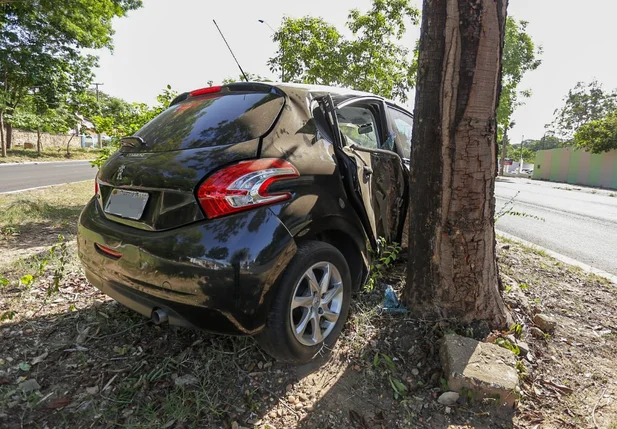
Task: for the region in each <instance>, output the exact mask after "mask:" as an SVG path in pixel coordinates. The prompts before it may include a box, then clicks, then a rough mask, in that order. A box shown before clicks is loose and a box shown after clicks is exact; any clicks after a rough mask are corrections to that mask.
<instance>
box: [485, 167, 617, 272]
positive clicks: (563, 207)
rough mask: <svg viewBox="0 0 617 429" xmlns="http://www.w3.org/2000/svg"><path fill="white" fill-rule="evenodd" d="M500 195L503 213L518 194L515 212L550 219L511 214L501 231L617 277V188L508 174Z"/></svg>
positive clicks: (499, 223)
mask: <svg viewBox="0 0 617 429" xmlns="http://www.w3.org/2000/svg"><path fill="white" fill-rule="evenodd" d="M568 189H571V190H568ZM495 195H496V198H497V211H499V209H500V208H501V207H503V205H504V204H505V203H506V202H507V201H508V200H510V199H511V198H513V197H514V205H513V210H516V211H519V212H522V213H526V214H529V215H533V216H538V217H541V218H543V219H544V220H543V221H542V220H538V219H534V218H530V217H522V216H510V215H506V216H503V217H501V218H500V219H499V220H498V221H497V224H496V229H497V230H498V231H503V232H507V233H509V234H511V235H514V236H517V237H519V238H522V239H524V240H527V241H530V242H532V243H534V244H537V245H539V246H542V247H545V248H547V249H550V250H553V251H555V252H557V253H561V254H562V255H565V256H568V257H570V258H573V259H576V260H578V261H580V262H583V263H585V264H587V265H590V266H592V267H594V268H599V269H600V270H604V271H606V272H608V273H611V274H614V275H617V191H615V192H614V193H613V192H610V191H606V190H593V189H591V188H584V187H578V186H573V185H566V184H563V183H551V182H541V181H532V180H528V179H513V178H506V179H498V181H497V184H496V187H495ZM611 195H613V196H611Z"/></svg>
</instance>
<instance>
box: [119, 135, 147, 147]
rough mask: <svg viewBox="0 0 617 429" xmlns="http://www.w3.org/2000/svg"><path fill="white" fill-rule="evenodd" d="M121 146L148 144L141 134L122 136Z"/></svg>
mask: <svg viewBox="0 0 617 429" xmlns="http://www.w3.org/2000/svg"><path fill="white" fill-rule="evenodd" d="M120 146H121V147H143V146H146V142H145V141H144V139H142V138H141V137H139V136H129V137H122V138H121V139H120Z"/></svg>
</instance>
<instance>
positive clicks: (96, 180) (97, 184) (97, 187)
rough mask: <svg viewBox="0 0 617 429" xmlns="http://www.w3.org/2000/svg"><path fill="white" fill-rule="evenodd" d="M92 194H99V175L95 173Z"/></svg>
mask: <svg viewBox="0 0 617 429" xmlns="http://www.w3.org/2000/svg"><path fill="white" fill-rule="evenodd" d="M94 195H96V196H97V197H98V195H99V175H98V174H97V175H96V177H95V178H94Z"/></svg>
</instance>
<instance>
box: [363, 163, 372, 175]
mask: <svg viewBox="0 0 617 429" xmlns="http://www.w3.org/2000/svg"><path fill="white" fill-rule="evenodd" d="M362 169H363V170H364V176H365V177H368V176H370V175H371V174H373V169H372V168H371V167H369V166H368V165H365V166H364V167H362Z"/></svg>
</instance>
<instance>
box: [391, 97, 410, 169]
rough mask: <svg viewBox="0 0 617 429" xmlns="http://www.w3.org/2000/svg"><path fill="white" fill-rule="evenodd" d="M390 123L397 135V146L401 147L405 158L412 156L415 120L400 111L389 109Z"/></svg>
mask: <svg viewBox="0 0 617 429" xmlns="http://www.w3.org/2000/svg"><path fill="white" fill-rule="evenodd" d="M388 113H389V116H390V121H391V122H392V128H393V130H394V134H395V140H396V143H397V146H398V147H400V149H401V152H402V154H403V158H407V159H409V158H410V156H411V131H412V130H413V118H412V117H411V116H410V115H408V114H406V113H403V112H402V111H400V110H397V109H393V108H392V107H388Z"/></svg>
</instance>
